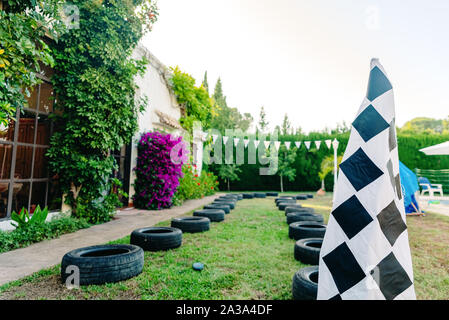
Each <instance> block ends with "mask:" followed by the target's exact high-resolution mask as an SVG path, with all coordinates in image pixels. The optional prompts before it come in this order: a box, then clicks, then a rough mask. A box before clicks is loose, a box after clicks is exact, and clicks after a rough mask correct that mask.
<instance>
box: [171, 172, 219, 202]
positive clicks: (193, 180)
mask: <svg viewBox="0 0 449 320" xmlns="http://www.w3.org/2000/svg"><path fill="white" fill-rule="evenodd" d="M182 172H183V177H182V178H181V179H180V181H179V186H178V189H177V190H176V193H175V196H174V198H173V203H174V205H181V204H182V203H183V202H184V201H185V200H189V199H199V198H203V197H205V196H210V195H213V194H215V192H216V191H217V190H218V181H217V177H216V176H215V175H214V174H212V173H211V172H206V171H204V170H203V171H202V172H201V175H200V176H198V174H197V173H196V172H197V170H196V165H193V166H192V165H190V164H186V165H184V166H183V167H182Z"/></svg>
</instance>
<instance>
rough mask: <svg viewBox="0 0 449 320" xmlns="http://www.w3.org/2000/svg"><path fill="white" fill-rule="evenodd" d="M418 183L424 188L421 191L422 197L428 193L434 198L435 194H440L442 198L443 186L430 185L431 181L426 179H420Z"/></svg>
mask: <svg viewBox="0 0 449 320" xmlns="http://www.w3.org/2000/svg"><path fill="white" fill-rule="evenodd" d="M418 182H419V185H420V186H421V187H422V191H421V195H422V196H423V195H424V193H426V192H427V193H428V194H429V196H431V197H433V196H434V193H439V194H440V195H441V196H443V185H442V184H434V183H430V181H429V179H427V178H425V177H419V178H418Z"/></svg>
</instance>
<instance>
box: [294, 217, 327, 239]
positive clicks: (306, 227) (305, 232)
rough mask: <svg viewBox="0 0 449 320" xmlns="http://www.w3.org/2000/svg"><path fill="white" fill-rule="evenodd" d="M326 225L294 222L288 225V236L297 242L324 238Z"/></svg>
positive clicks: (311, 222)
mask: <svg viewBox="0 0 449 320" xmlns="http://www.w3.org/2000/svg"><path fill="white" fill-rule="evenodd" d="M325 233H326V225H325V224H323V223H319V222H314V221H300V222H293V223H290V224H289V225H288V236H289V237H290V238H292V239H295V240H301V239H306V238H324V234H325Z"/></svg>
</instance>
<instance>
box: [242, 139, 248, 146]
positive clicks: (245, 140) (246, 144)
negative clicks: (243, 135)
mask: <svg viewBox="0 0 449 320" xmlns="http://www.w3.org/2000/svg"><path fill="white" fill-rule="evenodd" d="M243 142H244V143H245V148H246V147H247V146H248V143H249V139H244V140H243Z"/></svg>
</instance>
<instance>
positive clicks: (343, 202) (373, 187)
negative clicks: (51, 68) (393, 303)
mask: <svg viewBox="0 0 449 320" xmlns="http://www.w3.org/2000/svg"><path fill="white" fill-rule="evenodd" d="M394 118H395V111H394V97H393V88H392V86H391V83H390V81H389V80H388V78H387V76H386V73H385V71H384V69H383V67H382V65H381V64H380V63H379V61H378V60H377V59H373V60H372V61H371V72H370V77H369V83H368V92H367V95H366V98H365V99H364V100H363V103H362V106H361V107H360V109H359V112H358V114H357V117H356V119H355V121H354V122H353V123H352V128H351V135H350V137H349V141H348V146H347V147H346V151H345V154H344V156H343V160H342V163H341V164H340V173H339V175H338V181H337V189H336V191H335V192H336V194H335V196H334V204H333V208H332V213H331V215H330V217H329V223H328V227H327V231H326V234H325V237H324V240H323V245H322V248H321V252H320V263H319V279H318V299H320V300H322V299H326V300H327V299H349V300H354V299H362V300H372V299H387V300H392V299H416V296H415V290H414V286H413V269H412V260H411V256H410V247H409V243H408V233H407V226H406V224H405V209H404V202H403V201H402V190H401V181H400V178H399V158H398V149H397V143H396V128H395V121H394Z"/></svg>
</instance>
